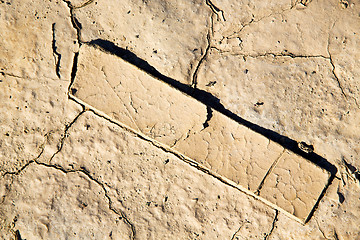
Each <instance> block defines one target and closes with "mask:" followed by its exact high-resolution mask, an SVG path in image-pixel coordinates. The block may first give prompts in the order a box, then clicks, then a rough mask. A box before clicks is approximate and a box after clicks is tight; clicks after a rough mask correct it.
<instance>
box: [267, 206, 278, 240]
mask: <svg viewBox="0 0 360 240" xmlns="http://www.w3.org/2000/svg"><path fill="white" fill-rule="evenodd" d="M278 216H279V211H278V210H277V209H275V217H274V220H273V222H272V225H271V229H270V232H269V233H267V234H266V235H265V237H264V240H267V239H268V237H270V235H271V234H272V233H273V231H274V229H275V224H276V222H277V221H278V220H279V219H278Z"/></svg>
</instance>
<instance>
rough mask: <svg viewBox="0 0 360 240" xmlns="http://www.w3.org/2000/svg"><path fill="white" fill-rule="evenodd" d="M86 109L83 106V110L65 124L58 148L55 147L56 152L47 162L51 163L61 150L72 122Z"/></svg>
mask: <svg viewBox="0 0 360 240" xmlns="http://www.w3.org/2000/svg"><path fill="white" fill-rule="evenodd" d="M86 111H87V110H86V109H85V108H84V107H83V110H82V111H81V112H80V113H79V114H78V115H77V116H76V117H75V118H74V119H73V120H72V121H71V122H70V123H69V124H65V130H64V133H63V134H62V137H61V139H60V145H59V144H58V148H57V150H56V152H55V153H54V154H53V155H52V156H51V157H50V159H49V163H51V161H52V160H53V158H54V157H55V156H56V155H57V154H58V153H59V152H60V151H61V150H62V148H63V146H64V143H65V140H66V138H67V137H68V136H69V134H68V131H69V129H70V128H71V127H72V125H74V123H75V122H76V121H77V120H78V119H79V117H80V116H81V115H82V114H83V113H85V112H86Z"/></svg>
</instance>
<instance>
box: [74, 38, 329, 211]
mask: <svg viewBox="0 0 360 240" xmlns="http://www.w3.org/2000/svg"><path fill="white" fill-rule="evenodd" d="M71 93H72V95H73V96H74V97H76V98H77V99H79V100H81V101H83V102H85V103H86V104H88V105H90V106H92V107H93V108H94V109H95V110H98V111H101V112H102V113H105V114H106V115H107V116H109V117H110V118H113V119H114V120H116V121H118V122H121V123H122V124H124V125H125V126H127V127H128V128H130V129H131V130H132V131H135V132H137V133H139V134H141V135H143V136H146V137H149V138H151V139H153V140H155V141H157V142H160V143H161V144H164V145H167V146H168V147H169V148H170V149H173V150H175V151H177V152H179V153H181V154H183V155H184V156H186V157H187V158H190V159H191V160H193V161H195V162H197V163H199V164H200V165H201V166H203V167H206V168H207V169H210V170H211V171H212V172H213V173H216V174H218V175H220V176H221V177H222V178H224V179H228V180H230V182H232V183H234V184H237V186H239V188H240V189H242V190H246V192H247V193H249V194H251V195H253V196H255V197H257V198H259V197H258V196H256V195H255V193H256V192H257V190H258V188H259V186H260V184H261V183H262V182H264V181H263V179H264V177H265V176H267V175H268V174H269V171H270V169H272V167H273V166H274V164H275V163H276V162H277V161H278V160H279V158H280V157H281V156H284V151H285V150H284V148H283V147H282V146H280V145H279V144H277V143H275V142H273V141H270V140H269V139H267V138H266V137H264V136H262V135H261V134H258V133H256V132H254V131H252V130H250V129H248V128H247V127H245V126H243V125H240V124H238V123H237V122H235V121H234V120H232V119H230V118H228V117H226V116H225V115H223V114H221V113H219V112H217V111H212V110H210V112H211V113H210V115H211V117H209V116H208V114H209V109H208V108H207V106H205V105H204V104H202V103H201V102H199V101H197V100H196V99H194V98H191V97H189V96H188V95H186V94H184V93H182V92H181V91H179V90H177V89H174V88H173V87H171V86H169V85H167V84H165V83H163V82H161V81H160V80H158V79H155V78H153V77H152V76H151V75H149V74H147V73H146V72H144V71H141V70H140V69H138V68H137V67H135V66H134V65H132V64H130V63H128V62H126V61H124V60H122V59H121V58H119V57H117V56H114V55H112V54H109V53H105V52H104V51H102V50H101V49H98V48H97V47H94V46H88V45H83V46H82V47H81V49H80V54H79V59H78V69H77V74H76V78H75V80H74V83H73V85H72V86H71ZM286 154H288V155H290V156H294V157H295V158H296V157H297V156H296V155H295V154H293V153H290V152H287V153H286ZM299 161H303V162H307V161H306V160H305V159H300V157H299ZM281 164H282V162H279V165H278V166H282V165H281ZM310 165H311V166H309V168H315V169H316V167H315V165H312V164H310ZM299 174H300V173H299ZM323 176H324V177H328V176H327V175H326V174H325V173H324V174H323ZM283 179H284V181H285V182H284V184H285V185H291V186H292V185H294V184H295V185H296V184H297V183H296V182H293V181H291V179H288V178H285V177H284V178H283ZM267 183H269V182H267V181H265V185H264V187H263V188H264V197H265V199H269V201H270V202H271V203H274V204H277V206H278V207H279V208H281V209H286V210H287V211H289V212H290V213H292V214H296V212H294V211H292V209H291V208H289V207H288V204H287V202H284V201H277V199H276V198H269V197H268V195H266V193H267V192H266V190H265V189H267V188H268V186H267V185H266V184H267ZM295 185H294V186H295ZM320 185H321V186H320V187H319V188H321V187H322V188H324V187H325V183H323V182H321V183H320ZM269 189H270V188H269ZM271 191H272V190H270V192H271ZM283 191H284V189H282V188H279V189H275V190H274V191H273V192H274V193H277V192H279V194H280V193H281V194H285V192H283ZM270 192H269V193H270ZM262 194H263V193H262ZM261 196H263V195H261ZM318 197H319V193H318V191H314V192H311V193H310V196H309V197H308V198H307V199H306V201H308V202H309V203H306V205H309V206H311V204H314V201H313V200H314V199H317V198H318ZM301 199H302V198H301ZM265 202H266V201H265ZM306 212H308V211H307V210H306ZM296 216H297V215H296ZM301 216H302V215H301Z"/></svg>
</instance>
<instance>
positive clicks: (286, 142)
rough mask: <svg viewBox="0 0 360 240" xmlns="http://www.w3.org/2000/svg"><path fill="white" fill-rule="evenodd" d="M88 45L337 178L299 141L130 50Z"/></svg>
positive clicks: (328, 165)
mask: <svg viewBox="0 0 360 240" xmlns="http://www.w3.org/2000/svg"><path fill="white" fill-rule="evenodd" d="M87 44H89V45H92V46H95V47H100V49H102V50H103V51H105V52H108V53H110V54H113V55H116V56H118V57H120V58H122V59H123V60H125V61H127V62H129V63H131V64H133V65H135V66H137V67H138V68H140V69H141V70H143V71H145V72H147V73H148V74H150V75H151V76H153V77H155V78H157V79H158V80H160V81H163V82H165V83H167V84H169V85H170V86H172V87H173V88H176V89H177V90H179V91H181V92H183V93H185V94H187V95H189V96H191V97H193V98H195V99H197V100H198V101H200V102H202V103H203V104H205V105H207V106H209V107H211V108H212V109H215V110H216V111H218V112H220V113H222V114H224V115H226V116H227V117H229V118H231V119H233V120H235V121H236V122H238V123H239V124H242V125H244V126H246V127H248V128H250V129H251V130H253V131H255V132H257V133H259V134H261V135H263V136H265V137H267V138H269V139H270V140H272V141H274V142H277V143H278V144H280V145H281V146H283V147H284V148H286V149H288V150H290V151H292V152H294V153H296V154H298V155H300V156H302V157H304V158H306V159H308V160H309V161H311V162H313V163H314V164H316V165H317V166H319V167H321V168H323V169H325V170H327V171H328V172H329V173H331V175H332V176H335V174H336V173H337V168H336V167H335V166H334V165H333V164H331V163H330V162H328V161H327V160H326V159H325V158H323V157H321V156H320V155H318V154H316V153H314V152H310V153H306V152H304V151H302V150H301V149H300V148H299V147H298V143H297V141H295V140H293V139H291V138H289V137H286V136H283V135H280V134H279V133H277V132H274V131H272V130H270V129H266V128H264V127H261V126H259V125H256V124H254V123H251V122H249V121H247V120H245V119H243V118H241V117H239V116H238V115H236V114H235V113H233V112H231V111H230V110H228V109H226V108H225V107H224V106H223V105H222V104H221V103H220V100H219V99H218V98H216V97H215V96H213V95H212V94H210V93H208V92H206V91H203V90H200V89H197V88H192V87H191V86H189V85H186V84H183V83H181V82H179V81H177V80H175V79H172V78H170V77H167V76H165V75H163V74H161V73H160V72H159V71H158V70H156V69H155V68H154V67H153V66H151V65H150V64H149V63H148V62H147V61H145V60H143V59H141V58H139V57H137V56H136V55H135V54H134V53H132V52H130V51H129V50H126V49H123V48H121V47H118V46H116V45H115V44H114V43H112V42H110V41H107V40H103V39H96V40H93V41H91V42H89V43H87Z"/></svg>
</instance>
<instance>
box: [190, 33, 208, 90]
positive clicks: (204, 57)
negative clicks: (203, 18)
mask: <svg viewBox="0 0 360 240" xmlns="http://www.w3.org/2000/svg"><path fill="white" fill-rule="evenodd" d="M211 29H212V28H211ZM210 31H212V30H209V32H208V34H207V36H206V39H207V46H206V49H205V53H204V55H203V56H202V57H201V59H200V61H199V62H198V64H197V66H196V68H195V71H194V74H193V76H192V83H191V87H192V88H196V87H197V83H198V80H197V78H198V73H199V70H200V67H201V65H202V63H203V62H204V61H205V60H206V58H207V57H208V55H209V50H210V48H211V37H210Z"/></svg>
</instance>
